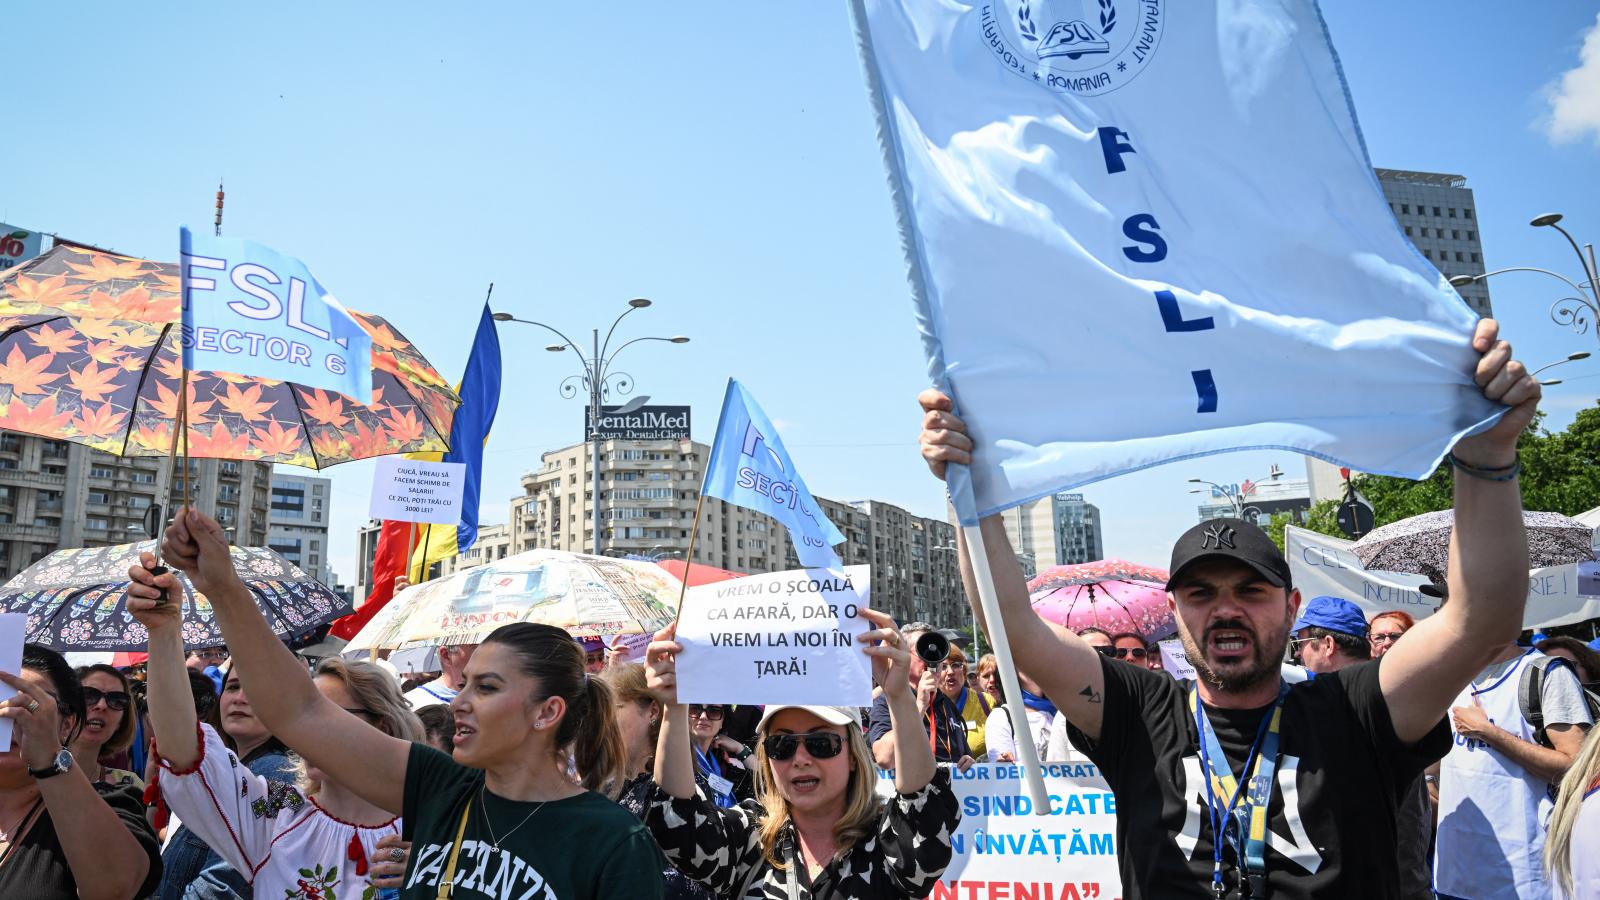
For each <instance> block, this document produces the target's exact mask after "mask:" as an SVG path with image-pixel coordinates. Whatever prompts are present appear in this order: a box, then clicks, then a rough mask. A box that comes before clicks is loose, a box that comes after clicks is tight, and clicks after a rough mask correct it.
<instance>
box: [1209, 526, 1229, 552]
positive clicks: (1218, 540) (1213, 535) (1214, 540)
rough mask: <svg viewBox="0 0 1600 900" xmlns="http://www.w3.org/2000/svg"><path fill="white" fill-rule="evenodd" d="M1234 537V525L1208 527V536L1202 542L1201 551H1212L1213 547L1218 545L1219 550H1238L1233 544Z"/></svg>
mask: <svg viewBox="0 0 1600 900" xmlns="http://www.w3.org/2000/svg"><path fill="white" fill-rule="evenodd" d="M1233 535H1234V529H1233V526H1232V525H1208V526H1206V536H1205V538H1204V539H1202V540H1201V541H1200V549H1201V550H1210V549H1211V547H1212V545H1216V548H1217V549H1218V550H1221V549H1222V548H1223V547H1227V548H1228V549H1229V550H1233V549H1236V548H1235V547H1234V544H1233Z"/></svg>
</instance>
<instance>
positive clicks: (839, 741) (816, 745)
mask: <svg viewBox="0 0 1600 900" xmlns="http://www.w3.org/2000/svg"><path fill="white" fill-rule="evenodd" d="M761 743H762V746H764V747H766V748H767V758H768V759H771V760H774V761H777V762H783V761H785V760H789V759H793V758H794V754H795V751H797V750H799V749H800V745H801V744H802V743H803V744H805V745H806V752H807V753H809V754H811V756H812V757H813V758H815V759H832V758H834V757H835V756H838V755H839V754H840V753H841V752H842V751H843V750H844V738H843V737H841V736H839V735H837V734H834V733H833V732H831V731H812V732H807V733H806V734H770V735H767V738H766V740H764V741H762V742H761Z"/></svg>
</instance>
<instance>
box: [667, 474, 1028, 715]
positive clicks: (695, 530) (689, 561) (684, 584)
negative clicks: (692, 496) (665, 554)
mask: <svg viewBox="0 0 1600 900" xmlns="http://www.w3.org/2000/svg"><path fill="white" fill-rule="evenodd" d="M700 488H701V490H700V495H699V497H698V498H697V499H696V500H695V501H694V524H693V525H690V526H689V552H687V553H685V554H684V555H683V581H681V582H679V583H678V611H677V613H676V614H675V615H673V617H672V625H673V627H677V625H678V621H679V620H680V619H682V618H683V598H684V595H686V594H688V593H689V567H690V566H692V565H694V542H695V539H696V538H698V537H699V536H700V510H701V508H702V507H704V506H705V503H706V492H705V484H704V483H703V482H702V483H701V485H700ZM1017 696H1019V697H1020V696H1022V695H1021V694H1018V695H1017Z"/></svg>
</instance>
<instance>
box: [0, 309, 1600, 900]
mask: <svg viewBox="0 0 1600 900" xmlns="http://www.w3.org/2000/svg"><path fill="white" fill-rule="evenodd" d="M1477 343H1478V350H1479V351H1480V353H1482V354H1483V361H1482V363H1481V365H1480V367H1479V372H1478V382H1479V384H1480V385H1482V386H1483V387H1484V390H1485V393H1486V394H1487V395H1488V396H1489V397H1491V398H1492V399H1497V400H1501V401H1503V402H1505V403H1506V404H1507V405H1508V406H1510V407H1511V411H1510V412H1508V413H1507V415H1506V416H1505V418H1504V419H1502V420H1501V422H1500V423H1499V424H1498V425H1496V426H1495V427H1494V428H1492V429H1490V430H1489V431H1487V432H1484V433H1482V434H1478V435H1474V436H1470V437H1467V438H1464V439H1463V440H1461V441H1460V442H1459V443H1458V445H1457V446H1456V448H1455V450H1454V452H1453V454H1452V455H1451V457H1450V458H1449V464H1450V466H1451V467H1452V469H1454V471H1455V474H1456V479H1455V485H1456V486H1455V492H1456V529H1455V534H1454V536H1453V550H1452V553H1451V556H1450V568H1449V573H1448V578H1447V579H1446V580H1445V581H1444V582H1443V583H1441V584H1437V585H1434V586H1433V587H1432V588H1431V589H1430V590H1431V591H1432V592H1433V594H1434V595H1435V596H1436V597H1437V599H1438V603H1439V605H1438V608H1437V610H1436V611H1434V612H1432V614H1431V615H1429V616H1427V617H1426V618H1425V619H1423V620H1421V621H1415V620H1413V619H1412V617H1411V616H1409V615H1407V614H1406V613H1404V612H1384V613H1382V614H1380V615H1376V616H1373V617H1372V618H1371V619H1370V620H1369V619H1368V618H1367V617H1366V616H1365V615H1364V614H1363V612H1362V610H1361V608H1360V607H1358V606H1357V605H1356V604H1355V603H1353V602H1351V600H1350V599H1348V598H1340V597H1328V596H1324V597H1316V598H1312V599H1309V600H1305V601H1302V598H1301V597H1300V595H1299V593H1298V592H1297V591H1296V590H1295V588H1294V585H1293V581H1292V578H1291V574H1290V570H1289V567H1288V563H1287V561H1286V560H1285V559H1284V557H1283V554H1282V553H1281V552H1280V551H1279V550H1278V549H1277V547H1276V546H1275V545H1273V543H1272V541H1271V540H1270V539H1269V538H1268V537H1267V535H1266V534H1265V533H1264V532H1262V531H1261V530H1260V529H1258V528H1256V527H1255V526H1254V525H1251V524H1249V523H1246V522H1243V521H1239V520H1231V519H1220V520H1213V521H1210V522H1206V523H1202V524H1201V525H1198V526H1196V527H1194V528H1192V529H1190V530H1189V531H1188V532H1186V533H1185V534H1184V535H1182V536H1181V537H1180V538H1179V539H1178V541H1177V542H1176V544H1175V545H1174V547H1173V551H1172V558H1171V564H1170V567H1169V573H1170V580H1169V581H1168V583H1167V584H1166V585H1165V587H1166V590H1167V591H1168V593H1169V595H1170V598H1171V599H1170V603H1171V606H1172V609H1173V611H1174V613H1175V615H1176V621H1177V625H1178V632H1179V646H1180V647H1181V650H1182V656H1183V657H1184V658H1185V659H1186V661H1187V664H1188V665H1189V666H1191V667H1192V668H1193V673H1194V674H1193V676H1192V677H1190V676H1189V675H1188V673H1187V672H1179V671H1176V670H1174V671H1167V670H1166V666H1165V664H1164V660H1163V653H1162V648H1161V647H1159V646H1157V645H1156V644H1153V643H1151V642H1149V641H1148V640H1147V639H1146V637H1145V636H1143V635H1140V634H1135V633H1107V632H1105V631H1102V630H1098V629H1094V628H1089V629H1084V630H1082V631H1079V632H1077V633H1071V632H1068V631H1066V630H1065V629H1063V628H1061V627H1059V626H1056V625H1052V624H1050V623H1048V622H1046V621H1044V620H1043V619H1041V618H1039V617H1038V616H1037V615H1036V614H1034V612H1033V610H1032V608H1031V606H1030V604H1029V598H1028V592H1027V589H1026V584H1025V582H1024V580H1023V576H1022V572H1021V570H1020V568H1019V567H1018V566H1017V562H1016V557H1015V555H1014V554H1013V553H1012V551H1011V548H1010V546H1009V544H1008V541H1007V539H1006V534H1005V531H1004V528H1003V526H1002V525H1001V524H1000V522H999V520H998V519H995V518H991V519H986V520H985V521H984V522H983V524H982V526H981V527H982V528H983V530H984V536H985V540H986V542H987V546H988V553H989V564H990V567H991V570H992V572H993V577H994V579H995V587H996V589H997V592H998V596H999V601H1000V603H999V605H1000V610H1001V614H1002V615H1003V616H1004V618H1005V624H1006V627H1007V631H1008V632H1009V635H1010V649H1011V652H1012V655H1013V657H1014V659H1015V661H1016V663H1017V666H1018V673H1017V674H1018V681H1019V683H1020V691H1019V692H1018V695H1017V696H1009V695H1008V694H1007V692H1006V690H1005V689H1004V688H1003V687H1002V686H1001V682H1002V680H1003V679H1001V678H1000V677H999V673H998V665H997V663H996V661H995V659H994V657H993V656H983V657H981V658H979V659H976V660H972V659H969V657H968V656H967V653H966V650H965V649H964V648H963V647H962V646H960V644H959V642H957V643H951V644H950V645H949V649H948V651H947V652H946V653H945V654H944V655H943V657H942V658H936V659H924V658H923V656H922V655H920V654H919V653H916V652H913V648H914V647H917V646H919V645H920V644H921V642H919V638H921V637H922V636H924V635H925V634H927V633H929V632H932V631H935V630H936V629H935V628H934V626H933V625H931V624H929V623H925V622H912V623H908V624H906V625H904V626H903V627H902V626H898V625H897V624H896V623H895V622H894V621H892V620H891V619H890V618H889V617H888V616H886V615H884V614H882V613H881V612H876V611H870V610H867V611H863V614H864V615H865V616H867V617H868V618H869V619H870V620H871V627H870V629H869V630H868V631H866V632H865V633H864V634H862V635H860V637H859V638H858V641H859V651H860V652H861V653H863V654H865V655H866V656H867V657H869V658H870V661H871V667H872V674H873V680H874V684H875V685H876V687H875V691H874V697H873V702H872V705H871V706H870V707H866V708H859V709H857V708H840V707H828V706H805V705H767V706H764V707H762V706H748V705H742V704H715V703H681V702H679V699H678V695H677V679H676V674H677V660H678V658H679V656H680V655H681V654H683V653H684V652H685V648H684V646H683V645H682V644H680V643H678V642H677V640H676V634H675V626H673V627H668V628H666V629H665V630H663V631H661V632H660V633H658V634H656V635H654V637H653V640H652V641H651V642H650V643H649V645H648V648H647V649H646V651H645V655H644V659H643V660H642V662H629V661H625V659H624V656H625V654H624V653H623V652H620V650H621V648H616V647H613V648H608V647H605V646H602V645H599V644H598V642H590V643H585V642H584V641H583V640H582V639H581V638H578V639H575V638H574V637H573V636H572V635H570V634H568V633H567V632H564V631H562V630H560V629H557V628H553V627H549V626H544V625H534V624H527V623H519V624H512V625H506V626H503V627H501V628H499V629H497V630H495V631H494V632H493V633H491V634H489V635H488V636H487V637H486V638H485V639H484V640H483V641H482V642H481V643H479V644H476V645H460V646H452V647H445V648H442V649H441V650H440V652H439V654H438V672H437V673H436V674H434V673H430V674H429V675H428V676H426V677H423V678H409V679H402V678H401V677H400V676H399V674H398V673H397V672H396V671H395V669H394V667H393V666H391V665H388V664H387V663H384V662H378V663H374V662H370V661H347V660H343V659H338V658H332V659H324V660H321V661H320V662H318V663H317V664H316V665H315V667H308V666H307V664H306V663H305V662H304V661H303V660H302V659H300V658H299V657H297V656H296V655H295V654H294V653H292V652H291V651H290V650H289V648H287V647H286V646H285V645H284V644H283V643H282V642H281V641H280V640H279V639H278V638H277V637H276V636H275V635H274V634H273V632H272V630H271V629H270V627H269V626H268V624H267V622H266V620H265V619H264V618H263V616H262V614H261V612H260V611H259V609H258V608H257V606H256V604H255V602H254V600H253V598H252V596H251V595H250V593H249V591H248V590H247V589H246V588H245V587H244V585H243V584H242V583H241V582H240V581H239V578H238V576H237V574H235V572H234V568H233V565H232V562H231V560H230V557H229V550H228V546H227V541H226V539H225V537H224V534H223V531H222V529H221V528H220V527H219V526H218V525H217V523H216V522H214V521H212V520H211V519H209V518H207V517H206V516H204V515H201V514H199V513H197V512H194V511H191V510H184V511H182V512H180V514H179V515H178V517H177V518H176V519H175V521H174V522H173V523H172V525H171V526H170V527H169V528H168V530H167V531H166V533H165V535H164V538H163V542H162V551H163V556H164V558H165V562H166V563H167V564H168V565H171V566H173V567H174V568H176V569H178V570H181V571H182V572H183V573H184V574H185V575H186V576H187V577H188V578H189V580H190V581H191V582H192V583H193V585H194V587H195V589H196V590H199V591H201V592H203V593H204V594H205V595H206V596H207V597H208V598H209V599H210V600H211V603H212V605H213V608H214V609H215V615H216V619H217V622H218V624H219V626H220V627H221V629H222V632H223V635H224V637H225V638H226V642H227V643H226V647H225V648H224V647H214V648H204V649H201V650H197V651H195V650H191V651H188V652H186V650H185V648H184V645H183V633H184V632H183V621H182V615H181V610H182V606H183V604H182V603H181V602H179V601H180V599H181V596H182V595H181V592H180V589H179V587H178V585H177V582H176V579H175V575H174V574H173V573H171V572H168V571H166V570H164V569H162V568H161V567H159V566H158V565H157V560H156V559H155V558H154V557H153V556H151V555H149V554H147V555H146V556H145V557H144V558H143V559H142V560H141V564H140V565H137V566H135V567H133V569H132V570H131V571H130V573H129V577H130V579H131V584H130V587H129V600H128V609H129V610H130V612H131V614H132V615H133V616H134V617H135V618H136V619H137V620H138V621H139V622H140V623H141V624H143V625H144V627H145V628H146V630H147V631H148V632H149V647H148V651H149V656H148V661H147V662H146V663H145V665H144V669H143V671H142V672H140V673H138V675H137V676H136V677H133V678H130V676H129V673H127V672H124V671H122V670H118V669H116V668H114V667H110V666H90V667H87V668H84V669H81V670H77V671H74V670H73V669H72V668H70V667H69V666H68V665H67V663H66V661H65V660H64V659H63V658H62V657H61V656H60V655H59V654H56V653H55V652H53V651H51V650H48V649H45V648H42V647H38V646H34V645H29V646H28V647H27V648H26V650H25V653H24V656H23V664H22V670H21V671H20V672H19V673H17V674H15V675H13V674H9V673H0V682H4V683H5V684H6V685H8V686H10V687H11V688H13V689H15V690H16V691H17V694H16V696H15V697H13V698H11V699H9V700H6V701H4V702H3V703H0V717H3V718H5V719H8V720H10V723H11V726H12V729H13V739H14V748H13V751H12V752H10V753H6V754H3V755H0V897H4V898H21V900H34V898H48V900H55V898H63V900H64V898H116V900H125V898H145V897H160V898H162V900H222V898H244V897H252V896H259V897H263V898H272V900H278V898H283V900H337V898H353V897H360V898H362V900H391V898H404V900H417V898H424V897H426V898H437V897H446V896H449V897H456V898H491V897H493V898H504V897H545V898H556V900H571V898H607V897H627V898H650V897H668V896H670V897H674V898H711V897H728V898H740V900H757V898H766V900H777V898H800V897H807V898H911V897H924V896H927V895H929V893H930V892H931V891H932V890H933V889H934V887H935V884H936V883H937V882H938V881H939V880H940V879H941V877H943V876H944V875H945V873H946V871H947V870H948V868H949V867H950V865H951V863H952V860H953V859H954V849H953V842H952V835H953V834H954V833H955V832H956V830H957V828H958V826H959V825H960V820H961V815H962V804H961V803H960V802H959V797H958V794H957V790H956V787H955V786H954V774H953V773H955V772H958V771H962V770H965V769H968V768H969V767H971V766H972V765H974V764H976V763H979V762H990V763H1008V762H1014V761H1016V760H1018V759H1019V757H1020V756H1022V754H1019V753H1018V747H1019V745H1020V742H1021V741H1023V740H1027V741H1031V742H1032V745H1033V747H1034V748H1035V749H1036V750H1037V752H1038V754H1039V756H1040V757H1041V758H1042V759H1045V760H1049V761H1070V760H1085V761H1088V762H1091V763H1093V764H1094V766H1095V767H1097V769H1098V771H1099V773H1100V774H1101V775H1102V776H1103V778H1104V779H1105V781H1106V782H1107V784H1108V785H1109V786H1110V789H1111V790H1112V791H1113V792H1114V793H1115V795H1116V804H1115V814H1116V817H1117V825H1116V849H1117V858H1118V866H1119V873H1120V877H1121V882H1122V896H1124V897H1128V898H1168V897H1224V896H1227V897H1254V898H1262V897H1267V896H1273V897H1280V898H1310V897H1327V898H1334V897H1339V898H1343V897H1377V898H1401V897H1404V898H1413V897H1416V898H1422V897H1430V898H1431V897H1444V898H1451V897H1462V898H1500V897H1517V898H1525V897H1527V898H1531V897H1552V896H1554V897H1592V896H1600V854H1597V853H1595V852H1592V851H1594V850H1596V849H1600V799H1593V798H1595V797H1596V794H1597V793H1600V738H1597V736H1596V732H1594V731H1593V730H1592V728H1591V726H1592V725H1593V723H1594V716H1595V713H1596V711H1597V710H1600V700H1597V698H1596V694H1595V693H1594V692H1593V688H1594V687H1595V682H1596V681H1597V680H1600V653H1596V652H1595V651H1594V650H1593V649H1592V648H1590V647H1589V646H1587V645H1586V644H1584V643H1583V642H1581V641H1578V640H1575V639H1573V638H1570V637H1562V636H1554V637H1547V636H1544V635H1533V636H1527V635H1523V634H1521V632H1522V602H1521V600H1520V598H1521V597H1523V596H1524V593H1525V589H1526V584H1525V580H1524V573H1525V572H1526V571H1527V545H1526V537H1525V535H1524V534H1523V531H1522V518H1521V514H1520V512H1521V508H1520V495H1519V491H1518V487H1517V481H1516V473H1517V469H1518V465H1519V463H1518V458H1517V455H1516V449H1515V448H1516V437H1517V435H1518V434H1519V433H1520V432H1521V430H1522V429H1523V428H1524V427H1526V425H1527V424H1528V422H1529V421H1530V420H1531V417H1532V415H1533V412H1534V407H1535V405H1536V401H1537V399H1538V385H1537V383H1536V382H1533V381H1531V380H1530V379H1529V378H1527V377H1526V372H1525V370H1524V369H1522V367H1521V366H1520V364H1517V363H1514V362H1512V361H1511V360H1510V352H1509V347H1507V346H1506V345H1504V344H1503V343H1502V342H1498V341H1497V340H1496V336H1495V334H1494V330H1493V327H1492V325H1488V326H1485V328H1484V329H1483V330H1482V331H1481V332H1480V334H1479V336H1478V339H1477ZM921 399H922V405H923V408H924V421H923V425H924V431H923V436H922V449H923V455H924V457H925V459H926V460H927V462H928V463H929V465H930V467H931V468H932V470H933V471H934V473H935V474H936V475H939V476H942V475H943V474H944V470H945V467H946V466H947V465H948V464H950V463H961V462H966V461H968V460H969V456H968V454H969V453H970V451H971V448H972V441H971V438H970V437H969V436H968V435H967V433H966V428H965V425H964V423H963V422H962V421H961V420H960V419H959V418H958V417H957V416H955V415H954V414H953V412H952V409H951V405H950V402H949V400H948V398H946V397H943V396H942V395H939V394H937V393H936V392H930V393H928V394H925V395H924V396H923V397H922V398H921ZM961 552H962V554H963V557H962V558H963V561H964V563H968V562H970V560H969V559H968V558H967V556H966V555H965V554H966V549H965V547H962V548H961ZM963 572H964V574H965V575H966V577H967V578H968V579H969V583H968V585H967V589H968V596H975V595H976V590H975V585H973V584H972V583H971V582H970V577H971V568H970V565H964V566H963ZM979 612H980V614H981V611H979ZM1169 649H1170V648H1169ZM938 653H939V651H934V652H933V653H932V654H930V655H933V656H937V655H938ZM1014 704H1021V706H1022V707H1023V709H1024V711H1025V715H1024V719H1025V721H1026V723H1027V732H1028V733H1027V734H1023V735H1019V734H1017V733H1016V732H1015V731H1014V728H1013V719H1012V718H1011V716H1010V715H1009V713H1010V711H1011V709H1012V708H1013V705H1014Z"/></svg>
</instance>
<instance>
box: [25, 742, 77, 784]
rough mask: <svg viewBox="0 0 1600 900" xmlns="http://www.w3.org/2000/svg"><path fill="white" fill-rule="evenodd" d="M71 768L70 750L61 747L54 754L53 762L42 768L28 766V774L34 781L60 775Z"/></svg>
mask: <svg viewBox="0 0 1600 900" xmlns="http://www.w3.org/2000/svg"><path fill="white" fill-rule="evenodd" d="M71 768H72V751H71V750H68V749H67V748H65V747H62V748H61V752H60V753H57V754H56V758H55V762H53V763H51V764H50V765H48V766H45V767H44V768H42V769H35V768H32V767H29V769H28V774H29V775H30V776H32V778H33V779H34V780H35V781H40V780H43V779H46V778H54V777H55V776H57V775H60V774H62V773H64V772H66V771H68V770H69V769H71Z"/></svg>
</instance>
